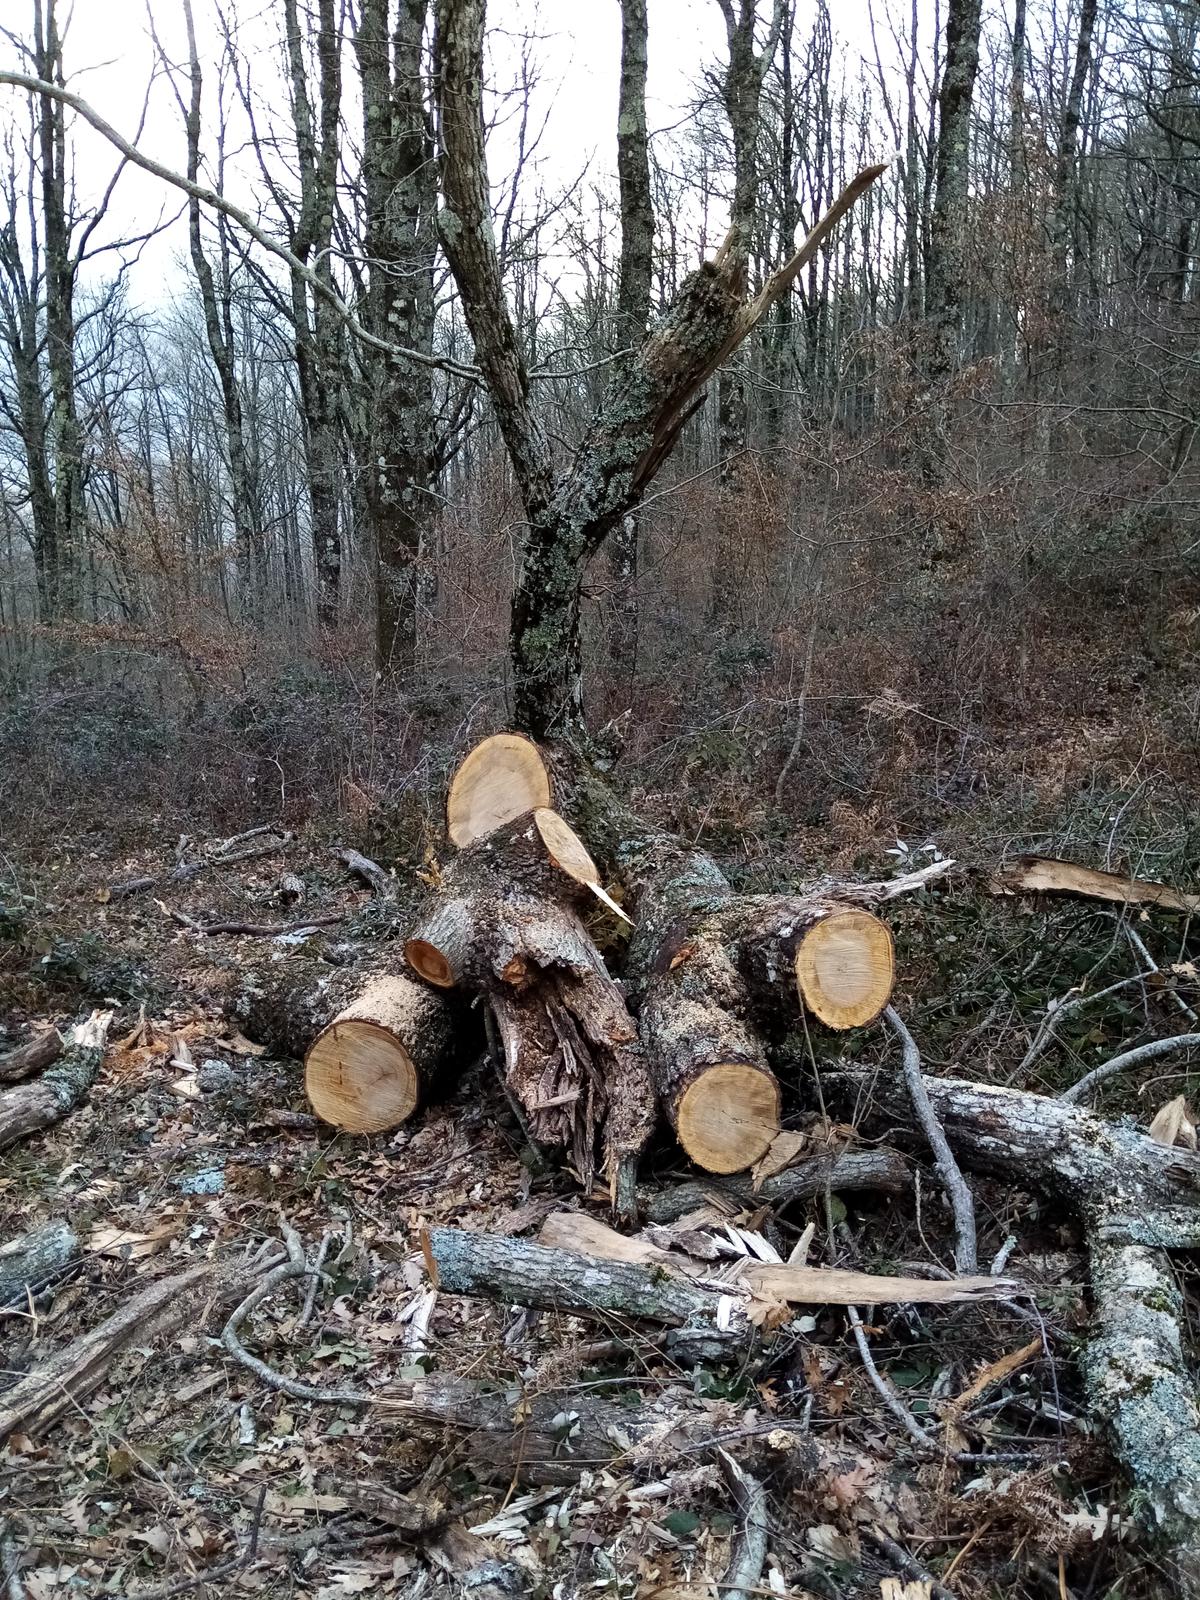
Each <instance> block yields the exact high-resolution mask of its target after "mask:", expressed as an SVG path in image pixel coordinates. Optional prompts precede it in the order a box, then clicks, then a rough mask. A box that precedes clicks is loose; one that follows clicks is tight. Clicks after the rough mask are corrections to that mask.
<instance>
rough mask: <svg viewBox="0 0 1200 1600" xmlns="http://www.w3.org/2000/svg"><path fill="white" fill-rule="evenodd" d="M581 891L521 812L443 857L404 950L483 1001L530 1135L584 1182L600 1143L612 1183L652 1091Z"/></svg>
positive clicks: (435, 975)
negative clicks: (582, 910)
mask: <svg viewBox="0 0 1200 1600" xmlns="http://www.w3.org/2000/svg"><path fill="white" fill-rule="evenodd" d="M582 894H583V890H582V888H581V886H580V885H578V884H576V883H575V882H574V880H573V879H572V878H570V877H568V876H566V875H565V874H564V873H562V872H560V871H559V870H558V868H557V867H556V866H554V865H553V864H552V863H551V861H550V859H549V857H548V856H547V854H546V851H545V848H544V846H543V844H542V840H541V836H540V834H539V833H538V831H537V829H536V827H535V825H534V823H533V821H532V819H531V818H529V817H522V818H521V819H520V820H519V821H518V822H517V823H516V824H515V825H512V826H508V827H505V828H501V829H496V830H494V831H493V832H492V834H491V835H490V836H489V837H488V838H486V839H484V840H481V841H480V842H478V843H477V844H475V845H473V846H471V847H469V848H467V849H465V850H463V851H462V852H461V854H459V855H458V856H456V857H455V858H454V859H453V860H452V861H451V862H450V863H449V864H448V865H447V867H446V870H445V873H444V875H443V883H442V886H441V888H440V890H439V892H438V894H437V896H436V897H435V898H434V900H433V901H432V904H431V905H430V907H429V909H428V910H427V911H426V913H425V914H424V916H423V917H422V918H421V919H420V921H419V922H418V924H417V926H416V927H415V928H414V930H413V933H412V936H411V937H410V938H409V939H408V940H407V941H406V942H405V946H404V954H405V958H406V959H407V961H408V963H409V965H410V967H411V968H412V970H413V971H414V972H416V973H417V974H418V975H419V976H421V977H422V978H424V979H425V980H426V982H429V983H432V984H434V985H436V986H437V987H439V988H449V987H457V988H461V989H463V990H464V991H465V993H467V994H469V995H477V996H482V997H484V998H485V999H486V1000H487V1002H488V1004H489V1006H490V1008H491V1010H492V1012H493V1014H494V1016H495V1019H496V1024H497V1031H498V1034H499V1037H500V1040H501V1043H502V1045H503V1049H504V1076H505V1082H506V1085H507V1088H508V1091H509V1094H510V1096H511V1097H512V1099H513V1100H514V1101H515V1102H516V1104H517V1105H518V1106H519V1107H520V1108H521V1111H522V1114H523V1116H524V1117H525V1118H526V1120H527V1124H528V1129H529V1133H530V1135H531V1137H532V1138H534V1139H535V1140H537V1141H538V1142H539V1143H540V1144H544V1145H547V1146H550V1147H554V1148H558V1149H562V1150H565V1151H567V1152H568V1153H569V1155H570V1157H571V1159H572V1161H573V1163H574V1166H575V1170H576V1172H577V1173H578V1175H579V1177H580V1180H581V1181H582V1183H583V1184H584V1185H585V1187H586V1186H587V1185H589V1184H590V1182H591V1180H592V1176H593V1173H594V1171H595V1168H596V1162H597V1149H596V1147H597V1143H598V1142H599V1144H600V1146H601V1151H600V1160H601V1163H602V1168H603V1171H604V1172H605V1174H606V1176H607V1177H608V1179H609V1182H610V1185H614V1186H615V1185H616V1184H617V1182H618V1178H619V1176H620V1175H621V1174H622V1173H624V1172H626V1171H627V1168H628V1165H629V1163H630V1161H631V1160H632V1159H633V1158H634V1157H635V1156H636V1155H637V1153H638V1152H639V1151H640V1150H641V1149H642V1148H643V1146H644V1145H645V1143H646V1141H647V1139H648V1138H649V1136H650V1132H651V1129H652V1127H653V1122H654V1092H653V1086H652V1085H651V1083H650V1079H649V1075H648V1073H647V1072H646V1070H645V1068H644V1066H643V1064H642V1058H641V1055H640V1052H639V1050H638V1047H637V1030H636V1028H635V1027H634V1024H633V1020H632V1018H631V1017H630V1015H629V1011H628V1008H627V1006H626V1003H625V998H624V995H623V994H622V992H621V990H620V989H619V988H618V987H617V985H616V984H615V983H614V982H613V980H612V978H611V977H610V976H609V974H608V971H607V969H606V967H605V965H604V962H603V960H602V959H601V956H600V954H599V952H598V951H597V949H596V947H595V944H594V943H593V942H592V939H591V938H590V936H589V935H588V933H587V930H586V929H585V928H584V926H583V923H582V922H581V921H580V918H579V916H578V914H577V912H576V910H575V909H574V906H573V904H572V901H573V900H574V899H575V898H576V897H577V896H579V897H582ZM622 1183H623V1189H622V1193H623V1196H624V1194H625V1191H627V1190H628V1189H629V1184H628V1183H627V1182H625V1181H624V1180H622ZM614 1193H615V1189H614ZM622 1203H624V1200H622Z"/></svg>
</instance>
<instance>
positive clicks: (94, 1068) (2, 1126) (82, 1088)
mask: <svg viewBox="0 0 1200 1600" xmlns="http://www.w3.org/2000/svg"><path fill="white" fill-rule="evenodd" d="M112 1015H113V1014H112V1012H111V1011H93V1012H92V1014H91V1016H90V1017H89V1018H88V1020H87V1021H86V1022H77V1023H76V1024H75V1026H74V1027H73V1028H72V1030H71V1032H70V1035H69V1036H68V1038H67V1041H66V1046H65V1048H64V1050H63V1053H62V1055H61V1056H60V1057H59V1059H58V1060H57V1061H56V1062H55V1064H54V1065H53V1066H52V1067H48V1068H47V1069H46V1071H45V1072H43V1074H42V1076H41V1077H40V1078H36V1079H34V1080H33V1081H32V1082H30V1083H20V1084H18V1085H17V1086H16V1087H15V1088H13V1089H8V1090H6V1091H5V1092H4V1093H3V1094H0V1150H6V1149H7V1148H8V1147H9V1145H13V1144H16V1143H17V1142H18V1140H20V1139H25V1138H28V1137H29V1135H30V1134H32V1133H40V1132H41V1131H42V1130H43V1129H44V1128H49V1127H52V1126H53V1124H54V1123H56V1122H60V1121H61V1120H62V1118H63V1117H65V1116H66V1115H67V1113H68V1112H70V1111H73V1110H74V1109H75V1107H76V1106H77V1105H78V1104H79V1102H80V1101H81V1100H82V1099H83V1097H84V1095H85V1094H86V1093H87V1092H88V1090H89V1089H90V1088H91V1086H92V1081H93V1079H94V1078H95V1076H96V1073H97V1072H98V1070H99V1068H100V1063H101V1061H102V1060H103V1059H104V1045H105V1041H106V1039H107V1038H108V1027H109V1023H110V1022H111V1021H112Z"/></svg>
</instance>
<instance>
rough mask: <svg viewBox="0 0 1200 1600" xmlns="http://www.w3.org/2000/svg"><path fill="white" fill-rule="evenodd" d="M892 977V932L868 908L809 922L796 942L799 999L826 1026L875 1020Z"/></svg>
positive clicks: (859, 1024)
mask: <svg viewBox="0 0 1200 1600" xmlns="http://www.w3.org/2000/svg"><path fill="white" fill-rule="evenodd" d="M895 981H896V960H895V952H894V947H893V944H892V935H891V932H890V930H889V929H888V927H887V925H886V924H885V923H882V922H880V920H879V918H878V917H876V916H872V914H871V913H870V912H869V911H861V910H858V909H855V908H852V909H850V910H846V911H835V912H834V913H833V915H832V916H828V917H823V918H822V919H821V921H820V922H816V923H814V924H813V926H812V927H811V928H810V929H809V930H808V932H807V933H806V934H805V935H804V937H803V938H802V939H801V940H800V942H799V944H798V945H797V946H796V986H797V988H798V989H799V991H800V998H801V1000H802V1001H803V1002H804V1004H805V1006H806V1007H807V1008H808V1010H809V1011H811V1012H812V1014H813V1016H814V1017H816V1018H817V1019H818V1020H819V1021H821V1022H823V1023H824V1024H825V1025H826V1027H829V1028H837V1029H839V1030H844V1029H846V1028H861V1027H863V1026H865V1025H866V1024H867V1023H868V1022H874V1021H875V1019H876V1018H877V1017H878V1016H879V1015H880V1013H881V1012H882V1011H883V1008H884V1007H885V1006H886V1005H887V1003H888V1000H889V999H890V997H891V993H892V986H893V984H894V983H895Z"/></svg>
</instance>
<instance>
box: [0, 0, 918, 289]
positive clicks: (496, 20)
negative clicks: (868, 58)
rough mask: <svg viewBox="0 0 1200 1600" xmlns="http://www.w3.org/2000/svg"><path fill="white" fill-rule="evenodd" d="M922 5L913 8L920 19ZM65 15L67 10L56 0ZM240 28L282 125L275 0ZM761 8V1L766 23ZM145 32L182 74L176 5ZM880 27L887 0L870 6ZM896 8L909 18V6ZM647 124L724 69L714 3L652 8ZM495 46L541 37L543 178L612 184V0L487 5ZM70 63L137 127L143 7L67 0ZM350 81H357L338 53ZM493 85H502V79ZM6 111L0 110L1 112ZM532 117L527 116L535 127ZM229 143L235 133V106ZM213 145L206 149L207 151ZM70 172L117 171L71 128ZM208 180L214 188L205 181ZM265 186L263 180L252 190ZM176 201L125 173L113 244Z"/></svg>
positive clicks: (170, 142) (106, 109)
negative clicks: (707, 75) (705, 73)
mask: <svg viewBox="0 0 1200 1600" xmlns="http://www.w3.org/2000/svg"><path fill="white" fill-rule="evenodd" d="M217 3H218V0H193V8H194V11H195V15H196V23H197V32H198V35H199V38H200V42H201V43H200V47H201V56H202V60H203V64H204V66H205V68H206V83H205V87H206V101H207V105H206V113H205V115H206V129H207V130H208V132H209V133H211V129H212V127H213V125H214V117H213V106H214V105H215V101H214V100H213V94H214V91H215V84H216V78H217V64H218V60H219V57H220V53H221V49H220V43H219V31H218V27H217V20H216V18H217ZM929 3H930V0H922V10H925V9H926V7H927V5H928V4H929ZM60 5H62V6H63V14H64V15H65V14H66V0H60ZM225 8H226V9H227V10H228V11H230V12H232V13H234V14H235V15H236V16H237V19H238V25H239V37H240V40H241V43H242V65H243V70H244V71H246V72H248V73H249V74H250V76H251V77H252V80H253V83H254V86H255V89H256V91H257V93H258V94H259V96H261V97H262V100H263V102H264V110H263V116H264V117H268V116H269V115H270V114H271V113H274V114H275V115H276V116H277V117H278V118H280V119H281V120H283V121H286V117H287V102H286V95H285V93H284V91H283V87H282V83H281V81H280V78H279V66H280V55H279V52H280V42H279V41H280V32H281V15H282V7H281V6H280V5H279V4H278V0H225ZM767 8H768V0H761V5H760V9H761V10H762V11H763V12H764V13H765V12H766V10H767ZM150 9H151V11H152V13H153V17H154V26H155V28H156V29H157V31H158V34H159V37H160V38H161V40H162V42H163V44H164V47H165V48H166V49H167V50H168V51H169V52H171V53H172V54H173V55H174V56H175V58H176V59H177V60H178V61H179V62H180V63H185V61H186V51H185V42H184V40H185V36H184V28H183V19H182V13H181V8H180V6H179V5H178V0H150ZM799 9H800V14H799V16H798V17H797V39H798V40H799V39H802V38H803V37H804V36H805V34H806V33H807V29H808V25H809V20H810V15H811V10H812V7H811V6H810V5H807V4H802V5H801V7H800V8H799ZM877 9H878V10H879V12H880V15H881V19H882V17H883V16H884V15H886V10H887V0H877ZM833 10H834V15H835V19H836V26H837V28H838V30H839V32H840V33H841V34H842V36H843V38H844V39H845V40H846V42H847V43H848V44H849V46H850V48H851V52H852V54H853V53H857V52H858V51H860V50H866V49H867V48H868V45H867V39H868V32H867V24H868V5H867V0H835V4H834V7H833ZM903 10H904V11H905V13H907V10H908V6H907V4H905V5H904V7H903ZM0 12H2V13H3V16H4V19H5V22H6V24H7V25H9V26H13V27H15V29H16V30H17V31H19V32H28V31H30V29H31V26H32V0H0ZM649 12H650V82H649V95H648V99H649V121H650V125H651V129H652V131H653V130H654V129H655V128H665V127H669V126H673V125H675V124H677V123H678V121H679V119H680V116H681V113H682V111H683V109H684V107H685V106H686V104H687V102H688V100H689V97H690V95H691V93H692V90H693V86H694V85H695V83H696V81H697V79H698V76H699V74H700V72H701V70H702V69H703V67H704V66H705V65H706V64H708V63H711V62H712V61H714V60H717V59H720V57H721V56H722V55H723V52H724V49H725V41H724V22H723V19H722V17H721V13H720V9H719V7H718V5H717V4H716V0H650V5H649ZM489 29H490V30H491V34H492V37H491V48H492V50H493V58H494V60H495V62H496V67H495V71H496V76H497V79H499V77H500V76H501V74H502V73H503V71H504V67H505V63H506V60H512V59H513V58H514V57H515V53H516V50H517V49H518V48H519V45H518V44H517V43H516V42H514V41H516V39H517V37H518V36H519V35H521V34H522V33H529V34H532V35H535V36H536V39H535V43H534V54H535V59H536V60H537V62H538V63H539V65H540V70H541V82H540V90H539V94H538V103H537V107H536V116H537V117H540V115H541V114H542V112H543V111H545V110H546V108H547V107H548V114H549V122H548V126H547V129H546V133H545V136H544V139H543V142H542V146H541V150H540V156H541V160H542V166H543V175H544V177H545V179H546V181H547V182H548V183H549V184H551V185H553V184H554V183H556V182H562V183H566V182H569V181H571V180H572V179H574V178H575V177H577V176H578V175H579V174H580V173H581V172H586V174H587V176H588V178H589V179H590V180H593V181H604V180H605V179H608V178H610V177H611V175H612V173H613V170H614V164H615V139H616V103H617V83H618V70H619V55H620V13H619V8H618V4H617V0H540V3H539V0H491V4H490V7H489ZM65 54H66V66H67V71H68V75H69V77H70V79H71V83H72V87H74V88H75V89H76V90H77V91H78V92H80V93H81V94H83V95H84V96H85V97H86V98H87V99H88V100H90V101H91V102H92V104H93V105H95V106H96V108H97V109H98V110H99V111H100V112H101V113H102V114H103V115H104V116H105V117H106V118H107V119H108V120H109V121H110V122H111V123H113V124H114V126H116V127H117V128H118V129H119V130H120V131H121V132H122V133H124V134H125V135H126V136H127V137H130V138H132V137H133V136H134V134H135V132H136V130H137V126H138V119H139V117H140V114H141V110H142V104H143V100H144V99H145V96H146V93H147V85H148V84H151V82H152V79H153V76H154V65H155V52H154V48H153V45H152V43H151V39H150V28H149V24H148V21H147V10H146V4H145V0H75V3H74V7H73V11H72V13H71V18H70V27H69V32H68V35H67V44H66V53H65ZM14 57H15V51H14V50H13V48H12V47H11V46H10V45H9V44H8V43H7V41H4V40H0V61H4V62H5V63H6V64H8V63H10V62H11V63H12V64H14V65H15V64H16V63H15V60H14ZM345 72H346V79H347V81H348V82H350V81H352V80H353V77H354V71H353V62H352V58H351V57H350V55H349V54H348V55H347V59H346V62H345ZM497 87H501V85H500V84H499V82H497ZM5 100H7V101H8V105H7V107H6V106H5V105H4V101H5ZM19 100H20V92H19V91H16V90H5V89H0V119H2V120H7V118H8V117H9V116H12V115H16V116H18V117H21V116H22V115H23V112H24V108H23V107H22V106H21V105H20V104H19V103H18V102H19ZM535 120H536V117H535ZM233 126H234V129H235V139H234V142H235V143H236V142H237V132H238V131H241V130H244V124H243V123H242V121H241V119H240V116H238V114H237V112H236V108H235V113H234V117H233ZM888 138H889V136H888V133H887V131H886V129H884V128H881V129H880V153H881V154H883V153H886V146H887V143H888ZM139 142H140V144H141V146H142V148H144V149H146V150H147V151H148V152H149V153H151V154H153V155H154V156H155V157H156V158H157V159H158V160H160V161H163V162H165V163H167V164H168V165H171V166H174V167H176V168H177V169H179V170H182V169H183V168H184V165H185V161H186V156H185V146H184V135H183V128H182V125H181V120H180V114H179V110H178V107H177V106H176V104H175V100H174V97H173V94H172V92H171V89H170V86H169V85H168V84H167V83H166V82H165V81H163V80H162V79H161V78H160V79H159V80H158V81H157V82H156V83H153V84H152V87H151V90H150V101H149V110H148V114H147V119H146V124H145V128H144V130H143V133H142V135H141V139H140V141H139ZM209 148H211V145H210V146H209ZM76 150H77V163H76V172H77V178H78V184H79V190H80V193H81V196H82V197H85V198H87V197H94V196H95V195H96V194H98V193H99V192H101V191H102V189H103V187H104V185H105V183H106V181H107V178H108V176H109V175H110V173H111V171H112V169H113V166H114V164H115V160H116V157H115V152H111V151H110V150H109V149H108V147H107V146H105V145H104V143H103V141H102V140H101V139H100V137H99V136H98V135H97V134H95V133H93V131H92V130H91V129H89V128H87V127H86V126H81V127H79V129H78V130H77V138H76ZM504 167H505V151H504V149H503V148H501V149H499V150H497V151H496V152H494V153H493V155H492V176H493V180H497V179H498V178H500V177H501V176H502V174H503V171H504ZM205 176H206V177H207V178H208V179H209V181H212V178H213V174H212V173H211V171H210V172H208V173H206V174H205ZM257 187H259V188H260V187H261V179H258V180H257ZM228 188H229V191H230V194H231V197H232V198H235V199H237V200H238V201H239V203H242V204H244V205H249V206H250V207H251V208H253V206H254V204H255V200H256V182H255V166H254V158H253V156H252V155H250V154H249V153H248V152H247V153H244V154H243V155H242V156H241V157H240V158H239V159H238V161H237V163H236V169H235V171H234V173H233V174H232V175H231V177H230V179H229V182H228ZM182 199H183V197H182V195H180V194H179V193H178V192H177V191H167V192H164V186H163V185H162V184H161V183H159V182H158V181H157V180H156V179H153V178H151V177H150V176H149V175H148V174H145V173H142V172H140V171H138V170H136V169H129V170H128V171H127V172H126V173H125V174H124V175H123V177H122V179H121V183H120V187H119V191H118V195H117V197H116V200H115V202H114V204H113V207H112V210H111V213H110V215H111V218H112V227H111V228H110V230H109V235H110V236H112V235H113V234H116V233H136V232H138V231H140V230H143V229H145V228H146V227H148V226H149V225H151V224H152V223H153V222H154V221H155V219H156V218H157V217H158V216H159V213H160V211H161V210H163V209H164V208H165V211H166V214H167V215H170V214H171V213H172V212H174V211H175V210H176V209H177V208H178V206H179V205H180V203H181V201H182ZM185 249H186V235H185V232H184V229H183V226H182V224H177V225H176V226H175V227H174V228H172V229H171V230H169V232H168V233H167V234H166V235H164V236H162V237H160V238H158V239H156V240H154V241H153V242H152V243H151V244H150V245H149V246H147V247H146V249H145V251H144V252H143V256H142V259H141V261H140V262H139V265H138V267H137V268H136V270H135V273H134V276H133V279H132V282H133V286H134V293H135V298H136V299H137V300H139V301H141V302H142V303H147V302H150V303H153V302H154V301H156V300H159V299H161V298H163V297H164V296H169V294H170V292H171V290H172V288H173V287H174V280H175V279H176V261H177V258H178V256H179V255H180V253H182V252H183V251H184V250H185Z"/></svg>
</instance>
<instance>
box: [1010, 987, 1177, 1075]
mask: <svg viewBox="0 0 1200 1600" xmlns="http://www.w3.org/2000/svg"><path fill="white" fill-rule="evenodd" d="M1145 977H1146V974H1145V973H1144V972H1135V973H1133V974H1132V976H1131V977H1128V978H1120V979H1118V981H1117V982H1116V983H1110V984H1109V985H1108V987H1107V988H1106V989H1097V990H1096V991H1095V992H1094V993H1093V994H1080V995H1076V996H1075V998H1074V1000H1063V1001H1062V1002H1061V1003H1060V1004H1058V1005H1056V1006H1055V1008H1054V1010H1053V1011H1050V1012H1048V1013H1047V1014H1046V1016H1045V1017H1043V1019H1042V1023H1041V1026H1040V1027H1039V1028H1038V1031H1037V1033H1036V1034H1035V1035H1034V1038H1033V1043H1032V1044H1031V1045H1030V1046H1029V1049H1028V1050H1026V1052H1025V1054H1024V1056H1022V1058H1021V1064H1020V1065H1019V1066H1018V1068H1017V1070H1016V1071H1015V1072H1014V1073H1013V1075H1012V1077H1011V1078H1009V1079H1008V1080H1007V1081H1008V1082H1009V1083H1015V1081H1016V1080H1017V1079H1018V1078H1019V1077H1020V1076H1021V1074H1022V1073H1023V1072H1024V1071H1026V1069H1027V1068H1029V1067H1031V1066H1032V1065H1033V1063H1034V1062H1035V1061H1036V1060H1037V1058H1038V1056H1040V1055H1041V1053H1042V1051H1043V1050H1044V1049H1045V1048H1046V1046H1047V1045H1048V1044H1050V1043H1051V1041H1052V1040H1053V1038H1054V1036H1055V1034H1056V1032H1057V1031H1058V1025H1059V1023H1060V1022H1061V1021H1062V1020H1063V1018H1064V1017H1069V1016H1070V1015H1071V1013H1072V1012H1073V1011H1081V1010H1082V1009H1083V1007H1084V1006H1090V1005H1092V1004H1093V1002H1095V1001H1096V1000H1103V999H1104V998H1105V996H1106V995H1110V994H1116V993H1117V992H1118V991H1119V990H1121V989H1128V988H1129V987H1130V985H1131V984H1135V983H1141V982H1142V981H1143V980H1144V979H1145Z"/></svg>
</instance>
